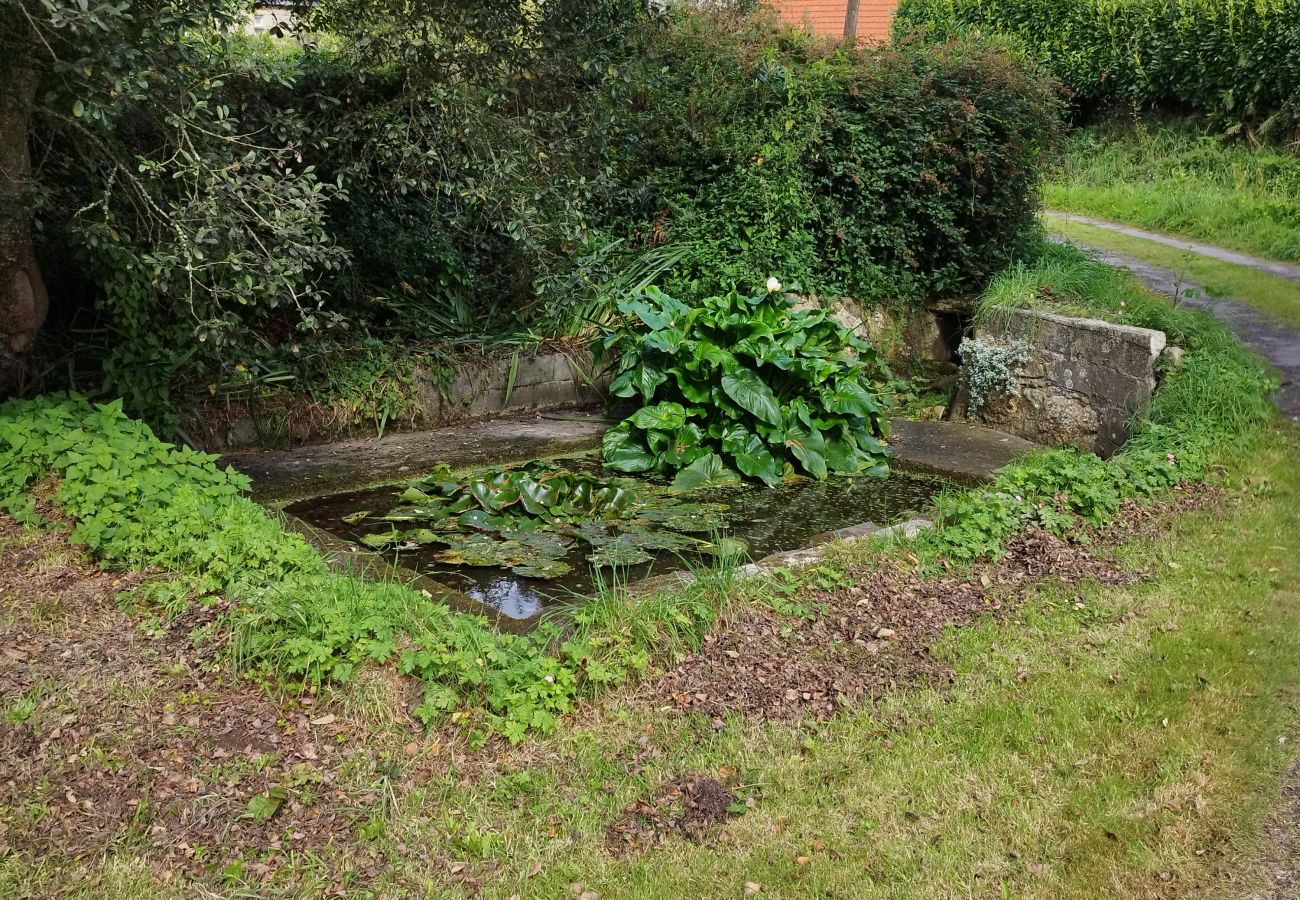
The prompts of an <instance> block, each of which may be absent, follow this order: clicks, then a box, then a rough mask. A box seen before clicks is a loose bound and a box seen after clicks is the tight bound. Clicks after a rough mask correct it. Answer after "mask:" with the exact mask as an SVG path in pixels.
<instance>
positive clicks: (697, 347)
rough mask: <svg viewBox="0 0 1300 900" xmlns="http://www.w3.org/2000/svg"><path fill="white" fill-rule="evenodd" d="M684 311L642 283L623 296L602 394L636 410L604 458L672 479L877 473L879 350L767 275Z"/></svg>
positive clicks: (683, 482) (692, 482) (686, 483)
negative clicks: (761, 289) (759, 289)
mask: <svg viewBox="0 0 1300 900" xmlns="http://www.w3.org/2000/svg"><path fill="white" fill-rule="evenodd" d="M768 288H769V289H768V290H767V291H766V292H765V293H762V294H758V295H754V296H746V295H744V294H740V293H738V292H736V291H734V290H733V291H732V292H731V293H728V294H722V295H718V296H713V297H706V298H705V299H703V300H701V301H700V302H699V303H698V304H697V305H694V306H688V305H687V304H685V303H683V302H682V301H680V300H677V299H675V298H673V297H670V296H668V295H667V294H665V293H664V292H663V291H661V290H658V289H657V288H654V287H650V288H647V289H645V290H644V291H641V292H638V293H637V294H634V295H632V296H630V297H628V298H626V299H624V300H622V301H620V302H619V304H618V308H619V310H620V312H622V313H624V315H625V316H626V321H625V324H623V325H622V327H620V328H619V329H618V330H616V331H614V332H612V333H610V334H609V335H607V336H606V337H605V339H604V340H603V342H602V343H601V344H600V345H599V346H598V349H599V350H600V352H601V353H602V354H603V355H605V356H608V357H612V358H613V359H614V360H615V362H614V364H613V366H614V379H613V382H612V383H611V385H610V393H611V394H612V395H613V396H614V397H616V398H624V399H632V398H635V399H637V400H640V401H641V403H642V406H641V408H640V409H638V410H637V411H636V412H635V413H633V414H632V415H631V416H629V417H628V418H627V419H626V420H624V421H623V422H622V423H620V424H619V425H618V426H617V427H615V428H613V429H611V430H610V431H608V432H607V433H606V434H605V437H604V442H603V445H602V454H603V457H604V461H605V465H606V466H608V467H609V468H611V469H615V470H617V471H620V472H663V473H672V472H675V473H676V477H675V480H674V482H673V483H674V486H675V487H677V488H679V489H691V488H694V487H698V486H700V485H703V484H711V483H718V482H722V481H728V480H732V481H734V480H737V478H738V476H737V474H736V471H737V470H739V472H740V473H741V474H742V475H744V476H747V477H750V478H756V479H759V480H761V481H763V482H765V483H766V484H768V485H774V484H776V483H777V482H778V481H780V479H781V478H782V477H784V476H785V475H788V474H804V475H809V476H812V477H813V478H819V479H820V478H825V477H826V476H827V475H828V474H830V473H834V474H842V475H873V476H879V475H884V474H885V472H886V471H887V466H886V463H887V459H888V454H887V452H886V450H885V447H884V445H883V444H882V443H881V438H883V437H885V435H886V434H887V433H888V427H889V424H888V419H887V418H886V415H885V410H886V409H887V406H888V405H887V403H886V402H885V401H884V400H883V399H882V397H881V396H880V393H879V388H878V387H877V385H878V384H882V383H883V382H884V381H885V379H887V377H888V371H887V369H886V368H885V366H884V364H883V363H882V362H881V361H880V360H879V359H878V358H877V355H876V351H875V350H874V349H873V348H872V347H871V346H870V345H868V344H867V343H865V342H864V341H862V340H861V339H860V338H858V337H857V335H855V334H854V333H853V332H852V331H850V330H849V329H847V328H845V327H843V326H842V325H840V324H839V323H837V322H835V321H834V320H833V319H831V318H830V317H829V316H828V315H827V313H826V312H825V311H824V310H821V309H805V308H798V307H796V306H795V305H794V304H793V302H792V301H791V300H790V299H789V298H788V297H787V296H786V295H785V294H783V293H781V286H780V284H779V283H777V282H776V280H775V279H771V280H769V283H768Z"/></svg>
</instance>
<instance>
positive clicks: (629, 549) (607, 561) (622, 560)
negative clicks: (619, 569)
mask: <svg viewBox="0 0 1300 900" xmlns="http://www.w3.org/2000/svg"><path fill="white" fill-rule="evenodd" d="M652 558H653V557H651V556H650V554H649V553H647V552H645V551H644V550H642V549H641V548H640V547H636V546H632V545H630V544H624V543H622V542H620V541H611V542H610V543H608V544H604V545H602V546H600V547H597V548H596V551H595V552H594V553H590V554H588V555H587V561H588V562H590V563H591V564H592V565H593V566H602V567H611V566H635V565H640V564H641V563H645V562H649V561H650V560H651V559H652Z"/></svg>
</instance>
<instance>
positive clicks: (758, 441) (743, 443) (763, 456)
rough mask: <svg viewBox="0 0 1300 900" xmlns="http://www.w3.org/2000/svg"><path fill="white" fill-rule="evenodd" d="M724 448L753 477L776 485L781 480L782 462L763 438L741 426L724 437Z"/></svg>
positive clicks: (741, 468)
mask: <svg viewBox="0 0 1300 900" xmlns="http://www.w3.org/2000/svg"><path fill="white" fill-rule="evenodd" d="M722 449H723V450H724V451H725V452H726V453H727V455H728V456H730V457H731V459H732V461H733V462H735V464H736V468H737V469H739V470H740V471H742V472H744V473H745V474H746V475H748V476H750V477H751V478H758V479H760V480H762V481H763V482H764V483H766V484H769V485H774V484H776V483H777V482H779V481H780V480H781V464H780V462H778V461H777V459H776V457H775V456H773V455H772V451H771V450H769V449H768V447H767V444H765V443H763V439H762V438H760V437H759V436H758V435H756V434H754V433H753V432H751V431H749V430H747V429H745V428H742V427H740V426H737V427H734V428H732V429H731V430H729V431H728V432H727V434H726V436H725V437H723V439H722Z"/></svg>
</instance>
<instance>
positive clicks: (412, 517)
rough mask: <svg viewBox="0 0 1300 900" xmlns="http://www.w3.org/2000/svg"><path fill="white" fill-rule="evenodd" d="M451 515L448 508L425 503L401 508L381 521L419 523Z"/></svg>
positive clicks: (382, 517) (383, 517)
mask: <svg viewBox="0 0 1300 900" xmlns="http://www.w3.org/2000/svg"><path fill="white" fill-rule="evenodd" d="M450 515H451V512H450V511H449V510H448V509H447V507H446V506H443V505H441V504H438V503H424V504H417V505H416V506H399V507H397V508H395V509H392V510H389V511H388V513H387V514H385V515H382V516H380V519H382V520H383V521H385V522H418V521H421V520H435V519H445V518H447V517H449V516H450ZM345 521H346V520H345Z"/></svg>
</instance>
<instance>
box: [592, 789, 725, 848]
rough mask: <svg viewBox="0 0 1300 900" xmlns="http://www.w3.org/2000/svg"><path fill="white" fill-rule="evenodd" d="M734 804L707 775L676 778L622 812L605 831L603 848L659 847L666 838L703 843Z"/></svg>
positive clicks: (723, 790) (712, 833) (722, 821)
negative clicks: (672, 837)
mask: <svg viewBox="0 0 1300 900" xmlns="http://www.w3.org/2000/svg"><path fill="white" fill-rule="evenodd" d="M735 803H736V795H735V794H733V793H732V791H731V789H730V788H728V787H727V785H725V784H724V783H723V782H721V781H719V780H718V779H717V778H714V777H713V776H711V775H703V774H695V775H687V776H683V777H681V778H676V779H674V780H672V781H669V782H667V783H665V784H664V785H662V786H661V787H660V789H659V791H658V793H657V794H656V795H655V796H654V797H652V798H651V799H649V800H639V801H637V802H636V803H633V804H632V805H631V806H629V807H628V808H627V809H625V810H624V811H623V814H622V816H620V817H619V818H618V819H617V820H616V821H615V822H613V823H612V824H611V825H610V826H609V828H608V829H606V831H605V845H606V847H607V848H608V849H609V850H610V851H611V852H614V853H630V852H633V851H638V850H649V849H653V848H656V847H659V846H661V845H662V844H663V842H664V838H665V837H666V836H667V835H678V836H680V837H682V838H685V839H686V840H688V841H691V842H693V843H703V842H705V841H707V840H708V839H709V837H710V836H712V835H714V834H716V833H717V830H716V829H715V827H714V826H717V825H721V824H722V823H724V822H726V821H727V817H728V816H729V815H730V810H731V808H732V805H733V804H735Z"/></svg>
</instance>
